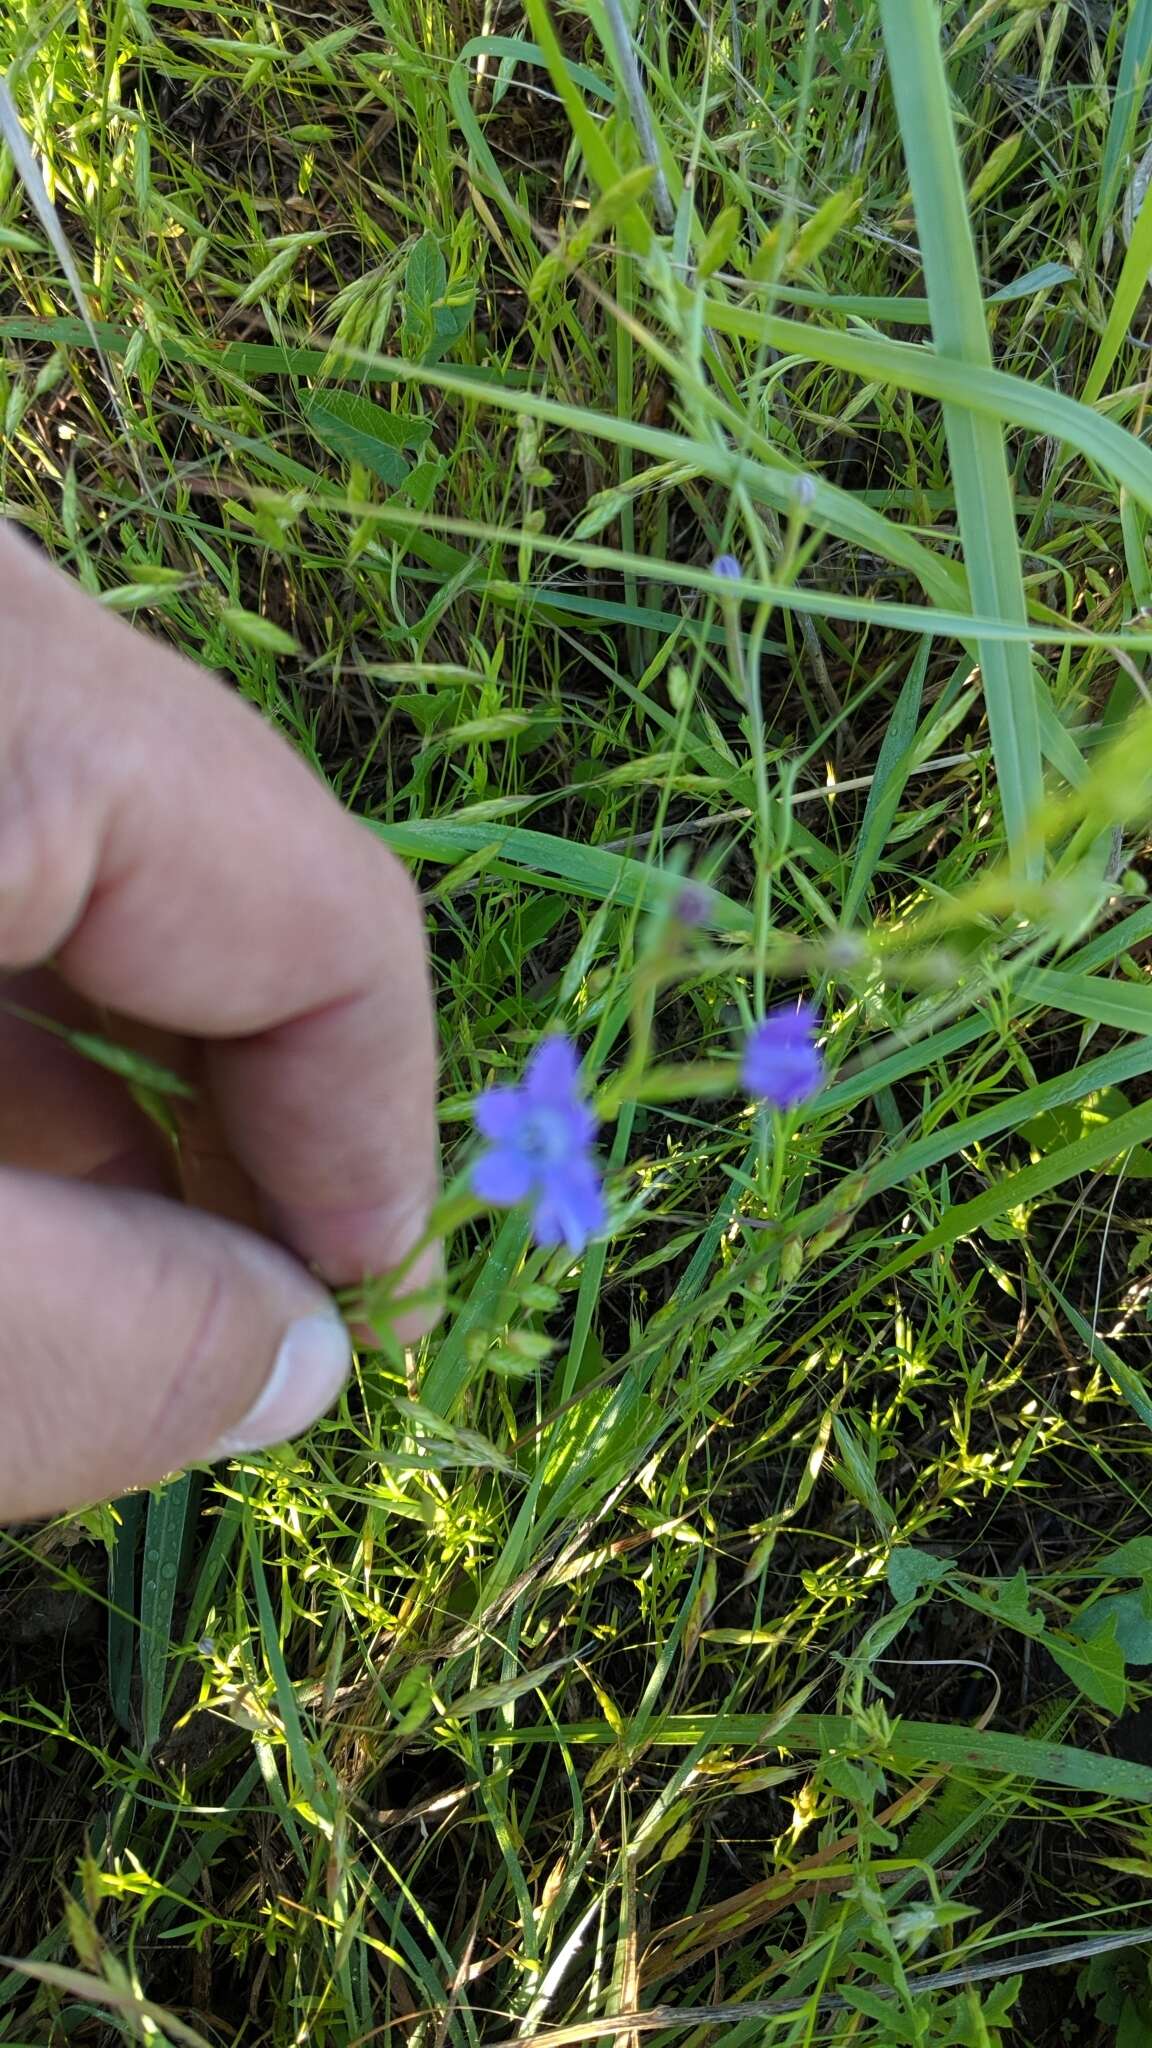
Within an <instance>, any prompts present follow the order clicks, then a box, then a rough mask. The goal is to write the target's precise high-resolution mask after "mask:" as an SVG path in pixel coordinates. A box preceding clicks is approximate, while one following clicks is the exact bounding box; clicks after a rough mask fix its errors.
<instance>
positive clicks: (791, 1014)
mask: <svg viewBox="0 0 1152 2048" xmlns="http://www.w3.org/2000/svg"><path fill="white" fill-rule="evenodd" d="M817 1022H818V1019H817V1016H816V1012H815V1010H814V1009H813V1008H812V1005H811V1003H798V1004H797V1005H796V1008H795V1009H794V1010H773V1012H772V1014H771V1016H769V1017H765V1019H764V1021H763V1023H762V1024H757V1025H756V1027H755V1029H754V1030H753V1031H751V1032H749V1034H748V1038H747V1041H746V1043H745V1046H744V1064H743V1067H742V1068H741V1079H742V1081H743V1083H744V1086H745V1088H746V1089H747V1090H748V1093H749V1095H752V1096H754V1097H755V1098H756V1100H757V1101H758V1102H770V1103H771V1104H772V1107H773V1108H774V1109H795V1107H796V1105H797V1103H799V1102H806V1101H807V1100H808V1097H809V1096H810V1095H815V1094H816V1092H817V1090H818V1089H819V1088H820V1087H821V1085H822V1083H823V1080H824V1061H823V1058H822V1056H821V1054H820V1052H819V1050H818V1048H817V1045H816V1028H817Z"/></svg>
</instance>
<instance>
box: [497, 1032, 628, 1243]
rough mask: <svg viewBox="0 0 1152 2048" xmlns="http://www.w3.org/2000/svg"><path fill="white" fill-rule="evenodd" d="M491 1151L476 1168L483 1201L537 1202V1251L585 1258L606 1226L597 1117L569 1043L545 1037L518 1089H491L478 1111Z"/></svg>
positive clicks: (534, 1207)
mask: <svg viewBox="0 0 1152 2048" xmlns="http://www.w3.org/2000/svg"><path fill="white" fill-rule="evenodd" d="M474 1114H475V1118H476V1128H477V1130H478V1131H479V1132H480V1135H481V1137H483V1138H486V1139H487V1141H488V1143H487V1147H486V1149H485V1150H484V1151H483V1152H481V1154H480V1156H479V1158H478V1159H477V1160H476V1161H475V1163H474V1165H473V1167H472V1174H471V1180H472V1189H473V1192H474V1193H475V1194H477V1195H479V1196H480V1198H481V1200H482V1201H485V1202H495V1203H498V1204H499V1205H500V1206H502V1207H511V1206H512V1205H513V1204H515V1203H516V1202H523V1201H529V1200H530V1201H531V1203H532V1231H533V1235H534V1237H535V1239H536V1242H537V1244H539V1245H556V1244H566V1245H567V1246H568V1249H569V1251H572V1252H581V1251H583V1249H584V1247H585V1245H586V1244H587V1243H588V1240H589V1238H591V1237H594V1236H595V1235H596V1233H597V1231H599V1230H603V1228H604V1222H605V1210H604V1196H603V1193H602V1192H601V1187H600V1175H599V1172H598V1171H597V1167H596V1162H595V1160H594V1159H593V1157H592V1140H593V1138H594V1137H595V1135H596V1118H595V1117H594V1115H593V1113H592V1111H591V1110H590V1109H589V1107H588V1104H587V1103H586V1102H584V1101H583V1100H582V1099H581V1096H580V1092H579V1061H578V1059H577V1056H576V1048H575V1046H574V1045H572V1043H571V1042H570V1040H569V1039H567V1038H560V1037H553V1038H546V1039H544V1041H543V1042H542V1044H540V1045H538V1046H537V1048H536V1050H535V1052H534V1053H533V1054H532V1056H531V1058H530V1059H529V1061H528V1065H527V1066H526V1067H525V1069H524V1079H523V1080H522V1081H521V1083H520V1085H519V1087H514V1088H486V1089H485V1090H484V1092H483V1094H481V1095H478V1096H477V1098H476V1102H475V1106H474Z"/></svg>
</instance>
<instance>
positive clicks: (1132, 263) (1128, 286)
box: [1084, 11, 1152, 405]
mask: <svg viewBox="0 0 1152 2048" xmlns="http://www.w3.org/2000/svg"><path fill="white" fill-rule="evenodd" d="M1150 21H1152V11H1150ZM1150 271H1152V183H1150V184H1149V186H1148V190H1147V191H1146V192H1145V194H1144V198H1143V200H1142V202H1141V206H1140V211H1139V213H1138V214H1137V216H1136V224H1135V226H1134V228H1133V230H1132V240H1131V241H1130V242H1129V244H1128V248H1127V250H1126V252H1125V256H1124V262H1123V264H1122V266H1121V270H1120V276H1119V278H1118V280H1117V283H1116V289H1115V291H1114V292H1113V294H1112V304H1111V306H1110V307H1109V309H1108V323H1107V325H1106V327H1105V329H1104V332H1103V334H1102V335H1101V337H1100V346H1099V348H1098V349H1097V351H1096V354H1095V356H1094V358H1093V362H1092V368H1091V369H1090V370H1089V372H1088V375H1087V377H1086V378H1085V380H1084V403H1085V405H1091V404H1092V403H1093V402H1094V401H1095V400H1096V399H1097V398H1099V396H1100V394H1101V392H1102V391H1103V389H1104V386H1105V384H1106V383H1107V381H1108V374H1109V371H1110V370H1111V368H1112V365H1113V363H1114V362H1115V361H1116V358H1117V356H1118V355H1119V353H1120V350H1121V349H1122V348H1123V346H1124V337H1125V335H1126V334H1127V332H1128V329H1129V327H1130V326H1131V324H1132V320H1133V316H1134V314H1135V312H1136V308H1137V306H1138V305H1139V303H1140V301H1141V299H1142V298H1143V296H1144V294H1145V292H1146V291H1147V289H1148V274H1149V272H1150Z"/></svg>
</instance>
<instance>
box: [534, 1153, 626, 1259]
mask: <svg viewBox="0 0 1152 2048" xmlns="http://www.w3.org/2000/svg"><path fill="white" fill-rule="evenodd" d="M606 1220H607V1210H606V1208H605V1204H604V1195H603V1191H602V1189H601V1186H600V1178H599V1175H598V1174H597V1172H596V1168H595V1167H594V1166H593V1164H592V1162H591V1160H589V1159H585V1160H581V1161H580V1162H579V1163H578V1164H577V1165H576V1166H575V1167H573V1168H571V1169H570V1170H569V1171H568V1172H566V1173H554V1174H551V1175H550V1176H549V1178H548V1180H547V1181H546V1182H545V1183H544V1185H543V1187H542V1188H541V1190H540V1194H539V1198H538V1200H537V1202H536V1206H535V1208H534V1209H533V1211H532V1234H533V1236H534V1237H535V1239H536V1242H537V1244H539V1245H553V1244H566V1245H567V1246H568V1249H569V1251H572V1252H582V1251H583V1250H584V1247H585V1245H586V1244H587V1243H588V1241H589V1239H590V1238H593V1237H595V1236H596V1234H597V1232H598V1231H601V1230H603V1228H604V1225H605V1222H606Z"/></svg>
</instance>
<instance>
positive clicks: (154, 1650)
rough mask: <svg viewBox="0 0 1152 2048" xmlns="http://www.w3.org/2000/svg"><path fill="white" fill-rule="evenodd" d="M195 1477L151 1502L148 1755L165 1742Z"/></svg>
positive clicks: (145, 1633) (144, 1653)
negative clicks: (169, 1679) (166, 1706)
mask: <svg viewBox="0 0 1152 2048" xmlns="http://www.w3.org/2000/svg"><path fill="white" fill-rule="evenodd" d="M193 1484H194V1474H192V1473H191V1472H186V1473H184V1475H183V1476H182V1477H181V1478H179V1479H174V1480H172V1482H171V1483H170V1484H169V1485H168V1486H162V1487H160V1488H158V1490H157V1491H156V1492H155V1493H153V1494H152V1495H151V1497H150V1499H149V1502H148V1523H147V1528H146V1530H145V1535H144V1562H143V1566H142V1569H141V1574H140V1720H141V1743H142V1747H143V1749H144V1752H145V1754H146V1755H147V1753H148V1752H149V1751H150V1750H152V1749H154V1748H155V1746H156V1743H157V1742H158V1741H159V1739H160V1726H161V1721H162V1718H163V1713H164V1694H165V1681H166V1678H167V1673H168V1659H169V1656H170V1655H171V1650H172V1616H173V1612H174V1609H175V1605H176V1589H177V1587H178V1585H179V1583H180V1560H181V1558H182V1556H183V1554H184V1544H185V1540H186V1537H187V1530H188V1517H189V1511H190V1508H191V1504H192V1488H193Z"/></svg>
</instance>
